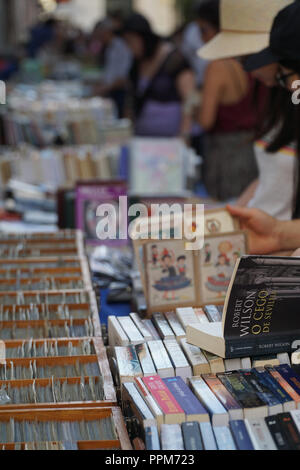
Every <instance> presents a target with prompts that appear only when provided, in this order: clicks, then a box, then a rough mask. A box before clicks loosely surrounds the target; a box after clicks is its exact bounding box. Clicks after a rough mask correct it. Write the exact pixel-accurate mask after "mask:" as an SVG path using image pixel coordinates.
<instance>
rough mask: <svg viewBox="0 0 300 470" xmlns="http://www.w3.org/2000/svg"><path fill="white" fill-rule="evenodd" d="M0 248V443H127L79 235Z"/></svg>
mask: <svg viewBox="0 0 300 470" xmlns="http://www.w3.org/2000/svg"><path fill="white" fill-rule="evenodd" d="M0 247H1V250H2V251H3V253H6V252H8V253H11V252H12V250H14V249H15V250H16V247H18V249H19V253H20V254H21V255H20V256H19V257H11V258H10V257H7V259H6V260H5V261H2V262H1V268H0V270H1V280H0V283H1V286H2V289H1V294H0V295H1V299H0V304H1V308H0V310H1V312H0V326H1V328H0V352H1V353H0V358H1V359H0V449H3V450H13V449H20V450H24V449H31V450H33V449H36V450H39V449H48V450H50V449H53V450H54V449H66V450H67V449H73V450H75V449H99V448H101V449H112V448H113V449H131V444H130V441H129V438H128V434H127V431H126V428H125V423H124V420H123V417H122V413H121V410H120V409H119V408H118V407H117V399H116V394H115V390H114V386H113V380H112V376H111V372H110V368H109V364H108V360H107V355H106V351H105V347H104V344H103V340H102V337H101V336H102V331H101V325H100V320H99V308H98V304H99V301H98V300H99V299H97V297H96V295H95V292H94V290H93V285H92V279H91V273H90V270H89V265H88V261H87V259H86V257H85V248H84V240H83V235H82V233H80V232H78V231H61V232H57V233H54V234H47V233H44V234H42V233H41V234H32V235H27V236H26V235H16V234H15V235H13V234H12V235H11V236H7V235H2V236H1V237H0ZM36 287H39V288H40V289H36Z"/></svg>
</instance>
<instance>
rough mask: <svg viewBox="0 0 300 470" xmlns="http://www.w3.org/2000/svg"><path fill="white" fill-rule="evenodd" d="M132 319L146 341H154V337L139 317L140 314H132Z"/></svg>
mask: <svg viewBox="0 0 300 470" xmlns="http://www.w3.org/2000/svg"><path fill="white" fill-rule="evenodd" d="M130 318H131V319H132V321H133V322H134V324H135V326H136V327H137V329H138V330H139V332H140V333H141V335H142V336H143V338H144V341H151V340H152V339H153V336H152V335H151V333H150V332H149V331H148V329H147V328H146V327H145V325H144V324H143V322H142V320H141V319H140V317H139V316H138V314H137V313H131V314H130Z"/></svg>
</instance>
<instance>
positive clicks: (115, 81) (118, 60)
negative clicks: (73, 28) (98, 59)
mask: <svg viewBox="0 0 300 470" xmlns="http://www.w3.org/2000/svg"><path fill="white" fill-rule="evenodd" d="M95 37H96V38H98V39H99V41H100V43H101V44H102V46H103V48H104V49H103V51H102V53H103V63H104V75H103V82H102V83H101V84H100V85H99V87H98V88H97V93H98V94H100V95H101V96H109V97H110V98H111V99H112V100H113V101H114V102H115V104H116V107H117V110H118V115H119V117H120V118H121V117H123V116H124V105H125V98H126V93H127V84H128V78H129V73H130V69H131V65H132V54H131V52H130V50H129V48H128V47H127V45H126V43H125V42H124V40H123V39H122V38H120V37H118V36H117V35H116V33H115V26H114V23H113V22H112V20H111V19H109V18H107V19H105V20H103V21H101V22H100V23H98V24H97V25H96V27H95V31H94V38H95Z"/></svg>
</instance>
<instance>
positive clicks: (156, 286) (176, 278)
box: [148, 243, 193, 305]
mask: <svg viewBox="0 0 300 470" xmlns="http://www.w3.org/2000/svg"><path fill="white" fill-rule="evenodd" d="M175 246H176V244H175ZM183 250H184V248H183ZM176 251H177V250H176ZM158 252H159V261H158V262H156V263H154V260H153V257H152V249H151V248H150V249H149V250H148V253H149V257H148V265H150V269H149V268H148V276H149V284H150V286H149V287H150V289H151V292H152V297H153V300H155V302H156V303H157V305H159V304H164V303H167V302H169V301H180V300H182V299H185V296H186V295H187V299H188V298H189V295H190V294H189V292H187V289H188V290H190V288H191V287H192V278H193V262H192V258H191V259H190V257H189V254H185V253H184V251H182V248H180V251H179V250H178V251H177V252H176V253H175V250H174V249H173V248H172V247H171V243H170V246H165V245H162V250H159V249H158ZM191 290H192V291H193V289H191ZM185 300H186V299H185Z"/></svg>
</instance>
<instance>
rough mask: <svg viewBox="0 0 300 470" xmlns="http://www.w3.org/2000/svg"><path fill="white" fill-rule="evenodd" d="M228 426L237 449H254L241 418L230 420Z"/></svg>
mask: <svg viewBox="0 0 300 470" xmlns="http://www.w3.org/2000/svg"><path fill="white" fill-rule="evenodd" d="M229 427H230V430H231V434H232V437H233V439H234V442H235V445H236V447H237V449H238V450H254V447H253V445H252V442H251V439H250V436H249V434H248V431H247V428H246V425H245V423H244V421H243V420H235V421H230V422H229Z"/></svg>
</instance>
